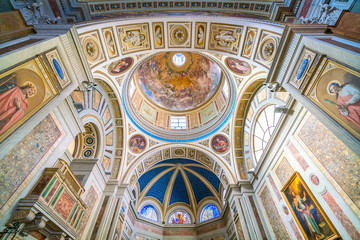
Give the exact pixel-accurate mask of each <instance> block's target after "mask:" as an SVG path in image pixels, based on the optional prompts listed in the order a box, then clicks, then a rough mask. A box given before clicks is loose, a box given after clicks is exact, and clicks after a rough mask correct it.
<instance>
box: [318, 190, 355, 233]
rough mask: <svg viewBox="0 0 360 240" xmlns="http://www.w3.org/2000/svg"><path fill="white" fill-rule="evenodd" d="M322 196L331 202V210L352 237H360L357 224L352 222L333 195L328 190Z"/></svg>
mask: <svg viewBox="0 0 360 240" xmlns="http://www.w3.org/2000/svg"><path fill="white" fill-rule="evenodd" d="M322 197H323V198H324V200H325V201H326V203H327V204H329V206H330V208H331V210H332V211H333V212H334V214H335V216H336V217H337V218H338V219H339V221H340V222H341V224H342V225H343V226H344V228H345V229H346V231H347V232H348V233H349V235H350V236H351V239H360V233H359V231H357V230H356V228H355V226H354V225H353V224H352V222H351V221H350V219H349V218H348V217H347V216H346V214H345V213H344V212H343V210H341V208H340V206H339V205H338V204H337V202H336V201H335V199H334V198H333V196H331V194H330V193H329V192H328V191H326V192H325V193H324V194H323V195H322Z"/></svg>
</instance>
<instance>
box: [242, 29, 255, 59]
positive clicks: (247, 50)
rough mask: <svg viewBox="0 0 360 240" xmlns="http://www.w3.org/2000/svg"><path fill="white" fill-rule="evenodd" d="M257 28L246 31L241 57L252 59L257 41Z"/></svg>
mask: <svg viewBox="0 0 360 240" xmlns="http://www.w3.org/2000/svg"><path fill="white" fill-rule="evenodd" d="M257 31H258V30H257V28H251V27H248V28H247V30H246V37H245V42H244V45H243V49H242V53H241V55H242V56H243V57H246V58H250V57H251V55H252V50H253V49H254V46H255V40H256V36H257Z"/></svg>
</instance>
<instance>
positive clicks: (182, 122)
mask: <svg viewBox="0 0 360 240" xmlns="http://www.w3.org/2000/svg"><path fill="white" fill-rule="evenodd" d="M170 129H186V116H171V117H170Z"/></svg>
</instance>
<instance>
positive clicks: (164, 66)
mask: <svg viewBox="0 0 360 240" xmlns="http://www.w3.org/2000/svg"><path fill="white" fill-rule="evenodd" d="M229 79H231V76H230V75H229V74H228V73H227V72H226V70H225V68H224V66H223V65H222V64H221V63H219V62H218V61H217V60H216V59H214V58H212V57H211V56H208V55H204V54H201V53H198V52H185V51H172V52H161V53H157V54H154V55H150V56H148V57H147V58H144V59H143V60H142V61H139V63H138V65H137V66H135V67H134V69H133V70H132V72H131V73H130V74H129V75H128V79H127V80H126V81H125V83H124V88H123V100H124V105H125V111H126V112H127V114H128V115H129V118H130V120H131V121H132V122H133V123H134V124H135V125H136V126H137V127H138V128H139V129H141V130H142V131H143V132H145V133H146V134H148V135H150V136H152V137H154V138H157V139H159V140H163V141H169V142H188V141H195V140H199V139H201V138H205V137H207V136H208V135H211V134H212V133H213V132H215V131H217V130H219V129H220V128H221V127H222V126H223V125H224V124H225V123H226V121H227V120H228V118H229V115H230V113H231V112H232V110H233V107H234V101H235V87H234V86H233V81H230V80H229ZM204 132H207V133H208V134H207V135H204Z"/></svg>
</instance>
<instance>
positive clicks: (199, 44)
mask: <svg viewBox="0 0 360 240" xmlns="http://www.w3.org/2000/svg"><path fill="white" fill-rule="evenodd" d="M206 34H207V23H205V22H196V23H195V46H194V47H195V48H200V49H204V48H205V44H206Z"/></svg>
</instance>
